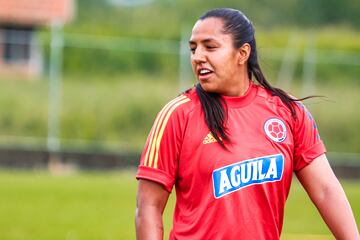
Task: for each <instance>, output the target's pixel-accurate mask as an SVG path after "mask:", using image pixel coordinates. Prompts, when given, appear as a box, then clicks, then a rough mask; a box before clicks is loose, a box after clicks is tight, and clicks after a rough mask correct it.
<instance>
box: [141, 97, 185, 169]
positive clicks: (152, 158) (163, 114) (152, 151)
mask: <svg viewBox="0 0 360 240" xmlns="http://www.w3.org/2000/svg"><path fill="white" fill-rule="evenodd" d="M188 101H190V99H189V98H187V97H186V96H184V95H181V96H179V97H177V98H175V99H174V100H172V101H170V102H169V103H168V104H166V105H165V107H164V108H163V109H162V110H161V111H160V113H159V114H158V116H157V117H156V119H155V122H154V126H153V128H152V129H151V133H150V140H149V144H148V146H147V150H146V154H145V159H144V166H148V167H154V168H157V164H158V154H159V148H160V142H161V139H162V136H163V134H164V130H165V127H166V124H167V122H168V120H169V118H170V116H171V114H172V113H173V112H174V110H175V109H176V108H177V107H178V106H180V105H181V104H184V103H186V102H188Z"/></svg>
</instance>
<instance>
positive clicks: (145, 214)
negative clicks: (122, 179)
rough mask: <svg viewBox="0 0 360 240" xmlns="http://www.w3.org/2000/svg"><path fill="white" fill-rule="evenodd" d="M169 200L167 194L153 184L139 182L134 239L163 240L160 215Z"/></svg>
mask: <svg viewBox="0 0 360 240" xmlns="http://www.w3.org/2000/svg"><path fill="white" fill-rule="evenodd" d="M168 198H169V192H168V191H166V190H165V188H164V187H163V186H162V185H160V184H158V183H155V182H152V181H148V180H139V188H138V193H137V199H136V217H135V225H136V239H138V240H150V239H151V240H155V239H156V240H159V239H163V234H164V228H163V222H162V215H163V212H164V208H165V205H166V203H167V200H168Z"/></svg>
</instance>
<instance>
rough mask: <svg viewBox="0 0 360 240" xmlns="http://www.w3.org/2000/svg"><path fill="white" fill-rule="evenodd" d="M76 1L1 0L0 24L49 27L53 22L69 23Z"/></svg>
mask: <svg viewBox="0 0 360 240" xmlns="http://www.w3.org/2000/svg"><path fill="white" fill-rule="evenodd" d="M74 1H75V0H0V23H1V22H5V23H18V24H24V25H47V24H49V23H51V22H52V21H53V20H58V21H60V22H63V23H65V22H68V21H70V20H71V19H72V17H73V15H74V7H75V6H74V5H75V3H74Z"/></svg>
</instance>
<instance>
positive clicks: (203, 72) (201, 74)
mask: <svg viewBox="0 0 360 240" xmlns="http://www.w3.org/2000/svg"><path fill="white" fill-rule="evenodd" d="M212 73H213V71H211V70H210V69H207V68H201V69H199V70H198V78H199V80H206V79H208V78H209V77H210V75H211V74H212Z"/></svg>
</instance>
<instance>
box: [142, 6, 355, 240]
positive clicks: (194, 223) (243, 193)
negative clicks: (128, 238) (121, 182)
mask: <svg viewBox="0 0 360 240" xmlns="http://www.w3.org/2000/svg"><path fill="white" fill-rule="evenodd" d="M189 45H190V49H191V63H192V67H193V71H194V73H195V75H196V76H197V79H198V81H199V83H198V84H197V85H196V87H195V88H194V89H190V90H188V91H187V92H185V93H184V94H182V95H180V96H179V97H177V98H175V99H174V100H173V101H171V102H169V103H168V104H167V105H166V106H165V107H164V108H163V109H162V111H160V113H159V114H158V116H157V118H156V120H155V123H154V125H153V128H152V130H151V132H150V135H149V137H148V139H147V142H146V146H145V148H144V151H143V154H142V157H141V162H140V166H139V169H138V173H137V179H139V189H138V196H137V211H136V232H137V238H138V239H162V237H163V225H162V213H163V211H164V208H165V205H166V202H167V199H168V196H169V194H170V192H171V190H172V188H173V186H174V185H175V190H176V206H175V212H174V219H173V221H174V222H173V228H172V231H171V233H170V239H279V238H280V234H281V229H282V224H283V216H284V206H285V201H286V198H287V196H288V193H289V189H290V185H291V180H292V173H293V172H295V173H296V175H297V177H298V179H299V180H300V182H301V183H302V185H303V186H304V188H305V189H306V191H307V192H308V194H309V196H310V198H311V200H312V201H313V202H314V204H315V205H316V207H317V208H318V209H319V211H320V213H321V215H322V217H323V219H324V221H325V222H326V224H327V225H328V226H329V228H330V230H331V231H332V232H333V234H334V236H335V237H336V238H338V239H359V235H358V231H357V227H356V223H355V220H354V217H353V214H352V211H351V208H350V205H349V203H348V201H347V199H346V196H345V194H344V191H343V190H342V187H341V185H340V184H339V182H338V180H337V179H336V177H335V175H334V174H333V172H332V170H331V168H330V166H329V164H328V161H327V159H326V156H325V151H326V150H325V147H324V145H323V142H322V141H321V139H320V137H319V134H318V131H317V128H316V125H315V122H314V120H313V118H312V117H311V115H310V113H309V112H308V111H307V110H306V108H305V107H304V105H302V104H301V103H300V101H299V100H295V99H294V98H292V97H290V96H288V95H287V94H286V93H285V92H283V91H282V90H280V89H277V88H273V87H272V86H271V85H270V84H269V83H268V82H267V81H266V79H265V77H264V75H263V74H262V72H261V69H260V67H259V64H258V60H257V52H256V44H255V38H254V29H253V26H252V24H251V22H250V21H249V20H248V19H247V18H246V16H245V15H243V14H242V13H241V12H239V11H237V10H234V9H214V10H211V11H209V12H207V13H205V14H204V15H203V16H202V17H200V19H199V20H198V21H197V22H196V24H195V26H194V28H193V30H192V35H191V39H190V41H189ZM254 78H255V79H256V81H257V83H258V84H255V83H254V82H253V80H254Z"/></svg>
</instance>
